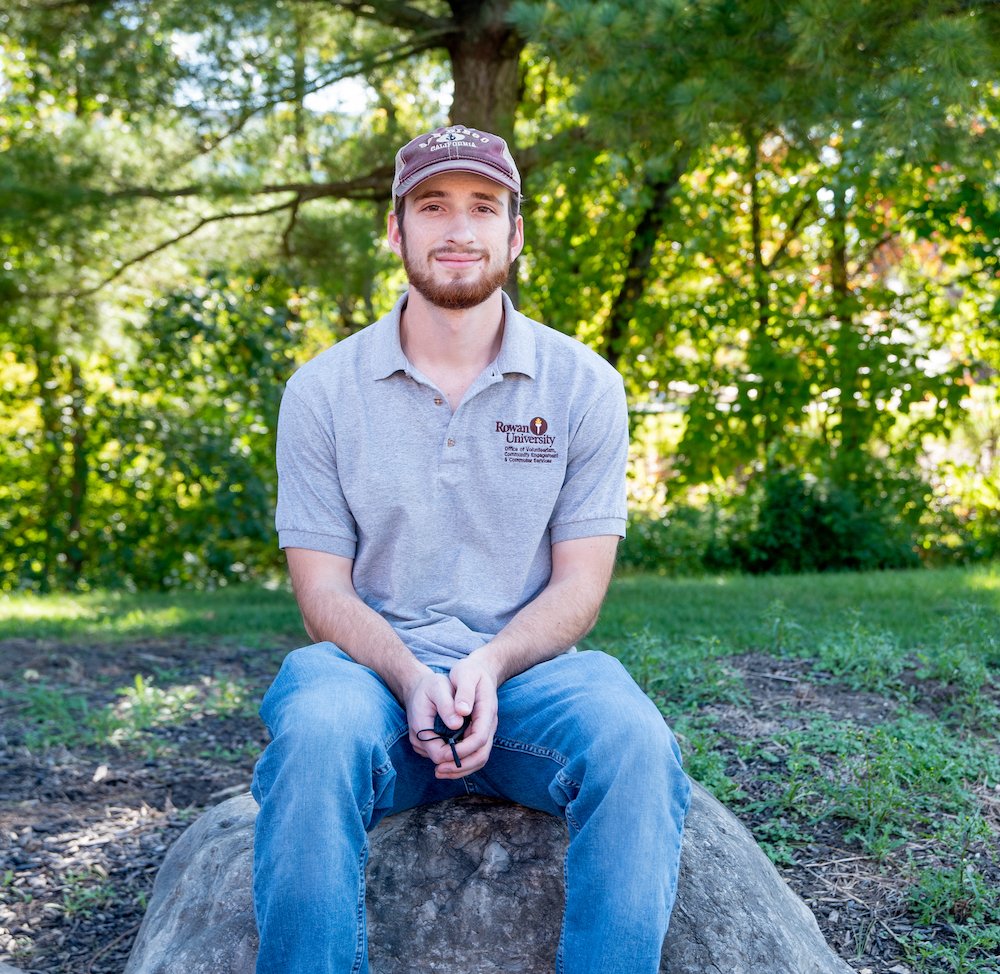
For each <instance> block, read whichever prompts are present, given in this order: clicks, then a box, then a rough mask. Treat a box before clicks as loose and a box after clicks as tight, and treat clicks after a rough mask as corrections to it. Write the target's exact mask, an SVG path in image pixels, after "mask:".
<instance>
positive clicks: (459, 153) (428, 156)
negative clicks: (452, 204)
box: [392, 125, 521, 200]
mask: <svg viewBox="0 0 1000 974" xmlns="http://www.w3.org/2000/svg"><path fill="white" fill-rule="evenodd" d="M443 172H471V173H475V174H476V175H477V176H485V177H486V178H487V179H492V180H493V181H494V182H497V183H499V184H500V185H501V186H505V187H506V188H507V189H509V190H510V191H511V192H512V193H517V194H518V195H520V193H521V175H520V173H518V171H517V166H515V165H514V158H513V156H511V154H510V149H508V148H507V143H506V142H504V140H503V139H501V138H500V136H499V135H491V134H490V133H489V132H480V131H478V130H477V129H472V128H469V127H468V126H465V125H447V126H445V127H443V128H439V129H435V130H434V131H433V132H428V133H427V135H418V136H417V137H416V138H415V139H413V141H412V142H407V143H406V145H404V146H403V148H402V149H400V150H399V152H397V153H396V177H395V179H393V181H392V198H393V199H394V200H395V199H399V197H401V196H405V195H406V194H407V193H409V192H411V191H412V190H414V189H416V187H417V186H419V185H420V184H421V183H422V182H423V181H424V180H425V179H430V178H431V176H437V175H438V174H439V173H443Z"/></svg>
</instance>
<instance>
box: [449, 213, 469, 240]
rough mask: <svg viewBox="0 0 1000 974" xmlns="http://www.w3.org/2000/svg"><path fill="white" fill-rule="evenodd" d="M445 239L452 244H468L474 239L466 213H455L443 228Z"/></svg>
mask: <svg viewBox="0 0 1000 974" xmlns="http://www.w3.org/2000/svg"><path fill="white" fill-rule="evenodd" d="M445 239H446V240H447V241H448V243H453V244H463V245H465V244H470V243H472V242H473V240H475V239H476V234H475V231H474V229H473V226H472V219H471V218H470V216H469V214H468V213H463V212H457V211H456V212H455V213H453V214H452V215H451V218H450V219H449V220H448V225H447V227H445Z"/></svg>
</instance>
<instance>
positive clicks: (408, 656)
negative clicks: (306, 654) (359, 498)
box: [290, 561, 430, 706]
mask: <svg viewBox="0 0 1000 974" xmlns="http://www.w3.org/2000/svg"><path fill="white" fill-rule="evenodd" d="M290 564H291V561H290ZM292 586H293V589H294V591H295V598H296V600H297V601H298V604H299V611H300V612H301V613H302V621H303V624H304V625H305V628H306V632H307V633H308V634H309V637H310V639H313V640H315V641H317V642H320V641H324V640H329V641H330V642H332V643H335V644H336V645H337V646H338V647H339V648H340V649H342V650H343V651H344V652H345V653H347V654H348V655H349V656H350V657H351V659H353V660H355V661H356V662H358V663H360V664H361V665H363V666H367V667H369V668H370V669H372V670H374V671H375V672H376V673H378V675H379V676H380V677H382V679H383V680H385V682H386V684H387V685H388V687H389V689H390V690H392V692H393V694H395V696H396V698H397V699H398V700H399V701H400V703H402V704H403V705H404V706H405V704H406V700H407V698H408V697H409V695H410V692H411V691H412V689H413V687H414V686H415V685H416V684H417V683H418V682H419V681H420V680H421V679H422V678H423V677H424V676H426V675H427V674H428V673H429V672H430V669H429V668H428V667H427V666H425V665H424V664H423V663H421V662H419V661H418V660H417V659H416V657H415V656H414V655H413V653H411V652H410V650H409V649H408V648H407V647H406V646H405V645H404V643H403V642H402V640H401V639H400V638H399V636H397V635H396V632H395V631H394V630H393V628H392V626H390V625H389V623H388V622H386V621H385V619H383V618H382V616H380V615H379V614H378V613H377V612H375V611H374V609H371V608H370V607H369V606H368V605H366V604H365V602H364V601H362V599H361V598H360V597H359V596H358V595H357V593H356V592H355V591H354V588H353V586H348V585H343V584H340V583H338V582H337V581H336V580H331V579H329V578H322V577H313V576H311V574H310V573H307V572H302V571H296V570H294V569H293V570H292Z"/></svg>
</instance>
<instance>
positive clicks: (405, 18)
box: [311, 0, 455, 31]
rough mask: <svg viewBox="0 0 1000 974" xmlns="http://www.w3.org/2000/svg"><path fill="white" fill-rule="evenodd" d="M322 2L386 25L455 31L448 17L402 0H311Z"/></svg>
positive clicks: (411, 28) (407, 28) (401, 27)
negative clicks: (432, 13) (438, 15)
mask: <svg viewBox="0 0 1000 974" xmlns="http://www.w3.org/2000/svg"><path fill="white" fill-rule="evenodd" d="M311 2H313V3H321V4H322V5H323V6H324V7H339V8H340V9H341V10H345V11H347V12H348V13H352V14H354V15H355V16H356V17H364V18H365V19H366V20H375V21H377V22H378V23H380V24H384V25H385V26H386V27H397V28H399V29H400V30H441V29H444V30H448V31H453V30H454V29H455V24H454V23H453V22H452V20H451V19H450V18H447V17H434V16H432V15H431V14H428V13H425V12H424V11H423V10H418V9H417V8H416V7H411V6H410V5H409V4H408V3H404V2H402V0H311Z"/></svg>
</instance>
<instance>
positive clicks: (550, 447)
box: [494, 416, 559, 464]
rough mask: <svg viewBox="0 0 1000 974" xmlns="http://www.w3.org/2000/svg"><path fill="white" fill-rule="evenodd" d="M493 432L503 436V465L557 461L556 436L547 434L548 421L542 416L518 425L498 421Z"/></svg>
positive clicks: (533, 417)
mask: <svg viewBox="0 0 1000 974" xmlns="http://www.w3.org/2000/svg"><path fill="white" fill-rule="evenodd" d="M494 432H497V433H501V434H503V444H504V450H503V459H504V463H530V464H550V463H552V462H553V461H555V460H557V459H559V449H558V447H557V446H556V436H555V434H554V433H550V432H549V421H548V420H547V419H545V417H544V416H532V417H531V419H529V420H528V421H527V422H524V421H523V420H522V421H521V422H518V423H505V422H504V421H503V420H500V419H498V420H496V426H495V427H494Z"/></svg>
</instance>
